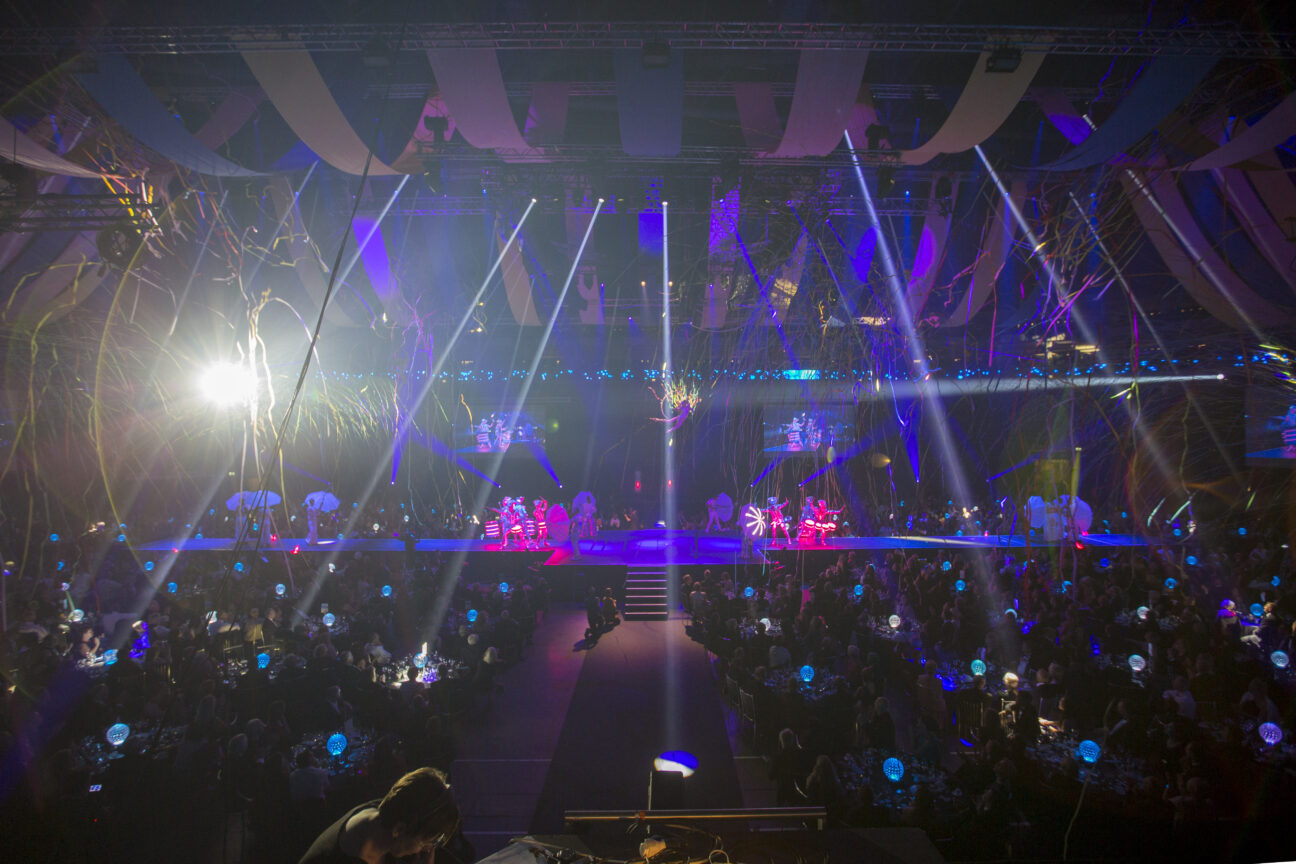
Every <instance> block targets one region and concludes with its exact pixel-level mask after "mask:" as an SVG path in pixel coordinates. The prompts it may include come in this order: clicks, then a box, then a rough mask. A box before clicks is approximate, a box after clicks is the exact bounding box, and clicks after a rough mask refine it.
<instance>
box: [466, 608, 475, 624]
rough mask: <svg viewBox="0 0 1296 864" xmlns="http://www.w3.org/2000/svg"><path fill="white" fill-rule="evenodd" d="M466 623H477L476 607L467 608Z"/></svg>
mask: <svg viewBox="0 0 1296 864" xmlns="http://www.w3.org/2000/svg"><path fill="white" fill-rule="evenodd" d="M468 623H469V624H476V623H477V610H476V609H469V610H468Z"/></svg>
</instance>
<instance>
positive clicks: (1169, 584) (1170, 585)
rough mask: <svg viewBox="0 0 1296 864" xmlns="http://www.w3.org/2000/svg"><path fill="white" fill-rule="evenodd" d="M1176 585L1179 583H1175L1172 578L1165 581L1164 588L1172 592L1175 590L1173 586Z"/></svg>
mask: <svg viewBox="0 0 1296 864" xmlns="http://www.w3.org/2000/svg"><path fill="white" fill-rule="evenodd" d="M1178 584H1179V583H1178V582H1176V581H1175V578H1174V577H1173V576H1171V577H1169V578H1168V579H1166V581H1165V586H1166V588H1168V589H1170V590H1171V591H1173V590H1174V589H1175V586H1176V585H1178Z"/></svg>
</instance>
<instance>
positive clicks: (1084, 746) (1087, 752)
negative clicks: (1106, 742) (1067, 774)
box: [1076, 738, 1102, 765]
mask: <svg viewBox="0 0 1296 864" xmlns="http://www.w3.org/2000/svg"><path fill="white" fill-rule="evenodd" d="M1076 755H1077V756H1079V757H1080V758H1081V759H1082V760H1084V761H1085V762H1088V763H1089V764H1090V765H1092V764H1093V763H1095V762H1097V761H1098V757H1099V756H1101V755H1102V748H1101V747H1099V746H1098V742H1096V741H1090V740H1089V739H1087V738H1086V739H1085V740H1084V741H1081V742H1080V746H1079V747H1077V748H1076Z"/></svg>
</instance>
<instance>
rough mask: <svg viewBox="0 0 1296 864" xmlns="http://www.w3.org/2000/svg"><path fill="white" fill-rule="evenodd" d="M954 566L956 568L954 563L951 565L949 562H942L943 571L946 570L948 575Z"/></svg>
mask: <svg viewBox="0 0 1296 864" xmlns="http://www.w3.org/2000/svg"><path fill="white" fill-rule="evenodd" d="M953 566H954V565H953V564H952V563H950V562H949V561H942V562H941V569H942V570H944V571H945V572H946V573H948V572H949V571H950V568H951V567H953Z"/></svg>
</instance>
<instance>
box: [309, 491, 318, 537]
mask: <svg viewBox="0 0 1296 864" xmlns="http://www.w3.org/2000/svg"><path fill="white" fill-rule="evenodd" d="M319 515H320V508H319V501H318V499H317V498H311V500H310V501H309V502H307V504H306V526H307V528H308V529H309V530H308V531H307V533H306V542H307V543H318V542H319Z"/></svg>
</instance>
